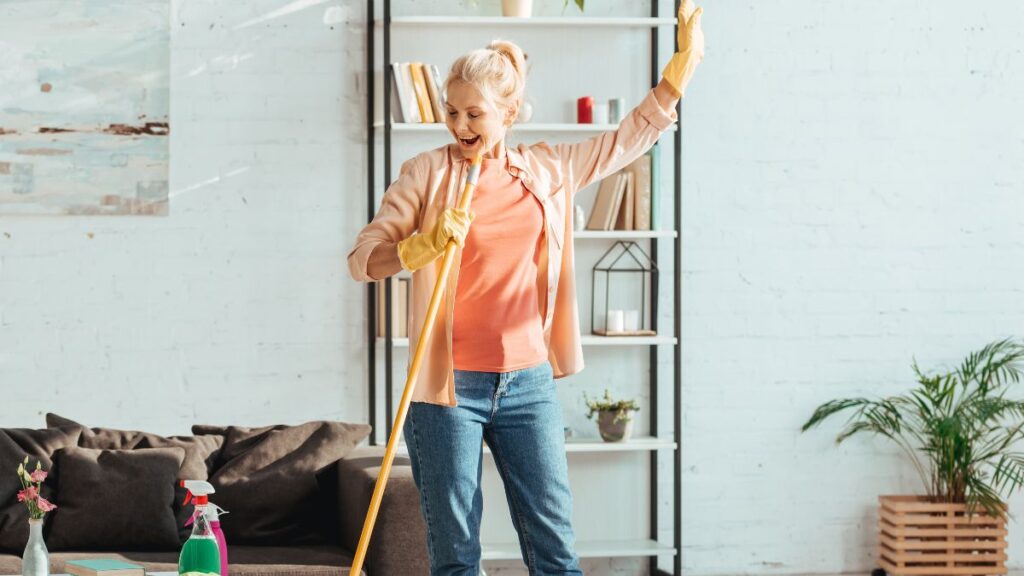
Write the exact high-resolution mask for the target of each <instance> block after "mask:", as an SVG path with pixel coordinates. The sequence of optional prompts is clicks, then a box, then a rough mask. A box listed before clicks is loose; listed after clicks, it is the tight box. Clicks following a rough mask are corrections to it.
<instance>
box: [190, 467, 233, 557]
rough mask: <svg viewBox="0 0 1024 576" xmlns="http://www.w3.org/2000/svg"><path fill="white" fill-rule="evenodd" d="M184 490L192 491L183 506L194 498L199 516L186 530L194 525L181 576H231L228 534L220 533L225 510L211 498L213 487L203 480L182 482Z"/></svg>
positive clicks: (195, 514)
mask: <svg viewBox="0 0 1024 576" xmlns="http://www.w3.org/2000/svg"><path fill="white" fill-rule="evenodd" d="M181 486H183V487H184V488H186V489H187V490H188V494H187V495H186V496H185V501H184V502H183V503H182V504H183V505H186V504H188V502H189V500H192V499H193V497H194V498H195V512H193V513H192V518H191V519H190V520H189V521H188V522H186V523H185V525H186V526H188V524H190V523H191V524H192V535H191V536H190V537H189V539H188V540H187V541H186V542H185V546H183V547H182V549H181V556H180V557H179V559H178V574H180V575H182V576H184V575H186V574H188V575H189V576H196V575H197V574H203V575H209V574H217V575H219V576H227V573H228V572H227V564H228V551H227V543H226V541H225V540H224V533H223V532H221V530H220V516H219V513H218V512H223V510H221V509H220V507H218V506H217V505H216V504H214V503H212V502H210V500H209V495H210V494H213V493H214V489H213V486H212V485H210V483H209V482H204V481H202V480H182V481H181Z"/></svg>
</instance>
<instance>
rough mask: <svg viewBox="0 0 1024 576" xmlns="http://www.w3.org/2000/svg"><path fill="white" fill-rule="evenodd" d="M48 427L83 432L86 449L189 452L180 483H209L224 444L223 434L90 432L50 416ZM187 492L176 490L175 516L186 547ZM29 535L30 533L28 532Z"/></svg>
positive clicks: (105, 430)
mask: <svg viewBox="0 0 1024 576" xmlns="http://www.w3.org/2000/svg"><path fill="white" fill-rule="evenodd" d="M46 425H47V427H50V428H62V429H67V430H81V438H80V439H79V442H78V445H79V446H81V447H83V448H100V449H105V450H131V449H135V448H170V447H179V448H183V449H184V450H185V460H184V462H182V465H181V470H180V471H179V473H178V478H179V479H180V480H209V478H210V471H211V470H212V469H213V463H214V460H215V458H216V456H217V453H218V452H219V451H220V448H221V445H222V444H224V436H223V435H222V434H197V435H195V436H170V437H164V436H160V435H159V434H153V433H150V432H140V431H138V430H118V429H115V428H88V427H86V426H85V425H84V424H79V423H78V422H75V421H74V420H71V419H68V418H65V417H63V416H58V415H57V414H53V413H48V414H47V415H46ZM185 495H186V490H185V489H184V488H181V487H180V486H175V498H174V515H175V518H176V520H177V525H178V542H179V543H184V542H185V540H186V539H187V538H188V536H189V534H190V533H191V531H192V530H191V527H189V526H186V525H185V522H186V521H187V520H188V519H189V517H190V516H191V515H192V506H191V505H190V506H183V505H182V502H183V501H184V499H185ZM26 534H28V532H26Z"/></svg>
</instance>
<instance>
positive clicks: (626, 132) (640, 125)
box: [348, 90, 676, 406]
mask: <svg viewBox="0 0 1024 576" xmlns="http://www.w3.org/2000/svg"><path fill="white" fill-rule="evenodd" d="M675 121H676V113H675V109H672V110H665V109H664V108H662V107H661V105H660V104H658V101H657V99H656V98H655V97H654V92H653V90H652V91H650V92H648V94H647V95H646V96H645V97H644V99H643V100H642V101H641V102H640V104H639V105H638V106H637V107H636V108H634V109H633V110H632V111H631V112H630V113H629V114H628V115H627V116H626V117H625V118H624V119H623V120H622V122H621V123H620V124H619V127H618V128H617V129H616V130H613V131H609V132H605V133H603V134H600V135H597V136H594V137H593V138H588V139H587V140H584V141H582V142H577V143H575V144H555V145H549V144H547V143H544V142H539V143H537V144H533V145H529V146H527V145H525V144H520V145H519V146H518V147H515V148H513V147H507V149H506V154H508V170H509V172H510V173H511V174H512V175H513V176H515V177H517V178H519V179H520V180H521V181H522V183H523V186H525V187H526V189H527V190H529V191H530V193H531V194H533V195H534V196H536V197H537V200H538V201H540V204H541V206H542V207H543V212H544V231H545V236H546V238H545V241H544V243H543V245H542V248H541V255H540V263H539V265H538V269H537V270H538V274H537V286H538V292H537V293H538V297H539V298H541V299H543V302H538V305H539V307H540V309H541V310H544V317H543V319H544V325H543V326H544V341H545V344H546V345H547V348H548V360H549V361H550V362H551V367H552V368H553V372H554V377H555V378H562V377H565V376H569V375H571V374H576V373H578V372H579V371H581V370H582V369H583V347H582V345H581V343H580V322H579V312H578V310H577V303H576V275H575V263H574V254H573V225H572V224H573V209H572V207H573V197H574V196H575V195H576V192H577V191H579V190H582V189H583V188H584V187H586V186H587V185H589V184H591V183H592V182H595V181H597V180H600V179H601V178H604V177H605V176H608V175H609V174H612V173H614V172H616V171H617V170H620V169H621V168H623V167H625V166H626V165H627V164H629V163H630V162H632V161H633V160H635V159H636V158H638V157H639V156H640V155H641V154H643V153H644V152H646V151H647V150H648V149H649V148H650V147H651V146H653V145H654V144H655V143H656V142H657V141H658V138H659V137H660V136H661V134H662V133H663V132H664V131H665V130H667V129H668V128H669V127H670V126H672V124H673V123H674V122H675ZM469 162H470V160H469V159H468V158H464V157H463V156H462V153H461V151H460V150H459V148H458V146H457V145H455V144H448V145H445V146H442V147H440V148H436V149H434V150H430V151H427V152H423V153H421V154H418V155H416V156H414V157H413V158H411V159H409V160H406V161H405V162H403V163H402V167H401V170H400V171H399V175H398V178H397V179H396V180H395V181H394V182H392V183H391V185H390V186H388V189H387V191H385V193H384V198H383V199H382V201H381V205H380V208H379V209H378V210H377V214H376V215H375V216H374V217H373V220H372V221H370V223H369V224H367V225H366V226H365V227H364V228H363V229H362V230H361V231H360V232H359V235H358V236H357V237H356V242H355V246H354V247H353V248H352V251H351V252H349V255H348V267H349V272H350V273H351V274H352V278H354V279H355V280H357V281H360V282H368V281H374V280H379V278H371V277H370V276H369V275H368V274H367V272H366V265H367V262H368V261H369V259H370V253H371V252H373V249H374V248H376V247H377V246H378V245H380V244H382V243H393V242H398V241H400V240H403V239H405V238H408V237H409V236H411V235H412V234H413V233H415V232H417V231H428V230H429V229H430V227H432V226H433V225H434V222H436V221H437V218H438V216H439V215H440V213H441V212H443V211H444V210H445V209H446V208H454V207H456V206H457V205H458V202H459V198H460V197H461V195H462V190H463V185H464V183H465V178H466V170H467V168H468V167H469ZM471 209H472V207H471ZM421 225H422V226H423V227H422V228H421ZM461 256H462V249H461V248H458V249H457V250H456V254H455V261H454V262H453V265H452V268H451V271H450V272H449V277H448V282H447V284H446V287H445V288H446V289H445V297H444V298H443V299H442V301H441V309H440V310H439V311H438V315H437V319H436V321H435V325H434V327H433V329H432V330H431V334H430V340H429V341H428V342H427V346H426V350H425V354H424V358H423V362H422V364H421V368H420V374H419V375H418V377H417V382H416V384H415V388H414V390H413V394H412V401H413V402H429V403H432V404H440V405H444V406H456V405H457V402H456V400H455V373H454V370H453V362H452V318H453V306H454V302H455V287H456V285H457V282H458V277H459V262H460V261H461ZM440 269H441V259H440V258H438V259H437V260H436V261H435V262H434V263H433V264H432V265H428V266H425V267H423V268H420V269H419V270H416V271H415V272H413V273H412V285H411V290H410V292H411V293H410V306H409V318H408V319H407V321H408V334H409V343H410V362H411V358H412V354H413V353H414V351H415V346H416V343H417V342H418V341H419V335H420V330H421V328H422V326H423V322H424V321H425V320H426V316H427V307H428V305H429V304H430V297H431V295H432V294H433V291H434V286H435V284H436V283H437V278H438V274H439V272H440Z"/></svg>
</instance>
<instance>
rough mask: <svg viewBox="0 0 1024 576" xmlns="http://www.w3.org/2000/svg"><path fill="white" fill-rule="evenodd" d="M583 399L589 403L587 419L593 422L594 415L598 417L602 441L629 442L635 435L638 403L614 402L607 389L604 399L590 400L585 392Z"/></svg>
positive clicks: (627, 401) (630, 401)
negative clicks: (635, 416)
mask: <svg viewBox="0 0 1024 576" xmlns="http://www.w3.org/2000/svg"><path fill="white" fill-rule="evenodd" d="M583 399H584V401H585V402H586V403H587V408H588V412H587V418H589V419H591V420H593V418H594V415H595V414H596V415H597V430H598V432H600V433H601V439H602V440H604V441H605V442H619V441H623V440H629V437H630V436H631V435H632V433H633V412H637V411H638V410H640V407H639V406H637V404H636V401H634V400H632V399H630V400H613V399H612V397H611V394H610V393H609V392H608V389H607V388H605V390H604V397H603V398H598V399H590V398H589V397H587V393H586V392H583Z"/></svg>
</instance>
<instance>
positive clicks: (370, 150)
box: [366, 0, 377, 446]
mask: <svg viewBox="0 0 1024 576" xmlns="http://www.w3.org/2000/svg"><path fill="white" fill-rule="evenodd" d="M374 42H375V38H374V6H373V0H368V1H367V3H366V220H367V221H370V220H373V214H374V198H373V197H374V194H373V185H374V163H375V162H376V158H375V156H374V147H375V145H376V138H375V137H374V129H373V111H374V99H375V97H376V94H374V89H373V80H372V79H373V63H374V57H375V55H374V51H373V45H374ZM376 288H377V287H376V285H374V284H373V283H372V282H371V283H368V284H367V285H366V302H367V305H366V306H367V313H368V315H369V319H368V322H367V323H366V324H367V328H366V329H367V342H368V343H369V345H368V346H367V351H368V354H369V367H368V372H369V374H368V376H369V381H370V394H369V398H368V399H367V400H368V403H369V411H370V414H369V416H370V417H369V420H368V421H369V423H370V427H371V428H372V429H373V434H372V435H371V436H370V445H371V446H376V445H377V426H376V424H377V315H376V314H375V313H374V311H375V310H376V307H377V290H376Z"/></svg>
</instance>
